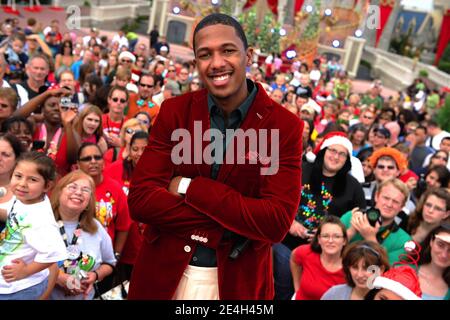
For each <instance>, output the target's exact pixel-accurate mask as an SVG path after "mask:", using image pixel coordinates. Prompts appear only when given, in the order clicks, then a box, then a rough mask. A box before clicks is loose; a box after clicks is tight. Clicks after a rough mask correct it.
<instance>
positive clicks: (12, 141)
mask: <svg viewBox="0 0 450 320" xmlns="http://www.w3.org/2000/svg"><path fill="white" fill-rule="evenodd" d="M0 140H3V141H6V142H8V143H9V145H10V146H11V148H12V149H13V152H14V156H15V158H16V160H17V158H19V157H20V154H21V153H22V145H21V143H20V141H19V140H18V139H17V137H16V136H14V135H12V134H10V133H4V132H2V133H0Z"/></svg>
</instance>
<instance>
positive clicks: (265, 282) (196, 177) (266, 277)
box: [128, 84, 303, 299]
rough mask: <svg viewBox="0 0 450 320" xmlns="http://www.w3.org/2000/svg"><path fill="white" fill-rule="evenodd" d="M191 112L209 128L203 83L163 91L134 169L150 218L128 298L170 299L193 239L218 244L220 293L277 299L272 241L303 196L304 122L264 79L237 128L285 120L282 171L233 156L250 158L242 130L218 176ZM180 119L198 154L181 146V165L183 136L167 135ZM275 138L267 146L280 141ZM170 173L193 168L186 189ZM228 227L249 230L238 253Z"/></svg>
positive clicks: (141, 212) (135, 199) (135, 208)
mask: <svg viewBox="0 0 450 320" xmlns="http://www.w3.org/2000/svg"><path fill="white" fill-rule="evenodd" d="M194 121H200V123H201V125H202V129H201V131H200V132H201V133H203V132H204V131H205V130H207V129H209V128H210V116H209V112H208V106H207V92H206V90H202V91H198V92H193V93H188V94H185V95H182V96H180V97H176V98H172V99H169V100H167V101H165V102H164V103H163V104H162V106H161V111H160V113H159V115H158V120H157V121H156V123H155V126H154V127H153V128H152V130H151V136H150V142H149V145H148V147H147V149H146V150H145V152H144V154H143V155H142V157H141V159H140V160H139V163H138V165H137V167H136V169H135V171H134V174H133V178H132V181H131V186H130V193H129V197H128V203H129V209H130V213H131V216H132V218H133V219H135V220H137V221H140V222H143V223H146V224H148V227H147V228H146V230H145V233H144V243H143V245H142V248H141V251H140V253H139V256H138V258H137V262H136V265H135V266H134V271H133V275H132V279H131V285H130V290H129V299H171V298H172V297H173V295H174V293H175V290H176V288H177V286H178V283H179V281H180V279H181V276H182V274H183V271H184V269H185V268H186V266H187V265H188V264H189V261H190V260H191V257H192V254H193V253H194V250H195V247H196V246H197V244H202V245H205V246H207V247H210V248H214V249H216V250H217V266H218V276H219V296H220V299H272V298H273V295H274V289H273V275H272V256H271V245H272V243H275V242H280V241H281V240H282V239H283V238H284V236H285V235H286V233H287V232H288V230H289V227H290V225H291V223H292V221H293V219H294V216H295V213H296V211H297V207H298V205H299V201H300V183H301V154H302V131H303V122H302V121H300V120H299V119H298V118H297V117H296V116H295V115H293V114H292V113H290V112H289V111H288V110H286V109H284V108H283V107H281V106H280V105H278V104H276V103H275V102H273V101H272V100H271V99H270V98H269V97H268V96H267V94H266V92H265V91H264V89H263V88H262V86H261V85H260V84H258V93H257V95H256V97H255V100H254V101H253V104H252V105H251V107H250V109H249V110H248V113H247V116H246V118H245V120H244V121H243V123H242V125H241V129H243V130H246V129H249V128H253V129H256V130H259V129H268V134H267V136H268V137H269V138H270V137H271V133H270V129H279V139H278V140H279V157H278V159H275V160H274V158H273V157H272V160H271V163H276V164H278V167H279V169H278V172H277V173H276V174H273V175H261V171H260V169H261V168H262V167H264V164H262V163H261V161H259V160H258V161H257V163H256V164H251V163H249V160H245V164H236V163H237V162H238V160H239V159H238V158H240V159H241V161H240V162H243V161H242V160H243V157H244V158H246V159H252V155H251V153H249V150H248V148H249V146H248V139H246V141H247V144H246V147H245V149H246V150H245V152H244V150H242V147H241V148H240V149H241V150H238V148H237V147H236V145H237V143H235V148H232V147H230V146H231V143H230V145H229V146H228V148H227V155H228V153H229V152H231V151H232V150H233V149H234V151H235V152H234V161H232V162H233V163H235V164H230V163H224V164H222V165H221V167H220V171H219V175H218V177H217V180H213V179H211V178H210V173H211V166H210V165H208V164H207V163H206V162H205V161H204V160H202V159H203V158H202V157H200V159H199V156H201V155H202V150H204V149H205V148H206V147H207V146H208V145H209V144H210V142H209V141H203V142H201V143H197V146H195V144H194V143H193V140H194V139H195V135H194ZM198 124H199V122H197V126H198ZM178 128H184V129H186V130H185V132H189V133H191V135H192V137H191V139H192V140H191V142H192V145H193V148H192V150H191V153H192V155H189V154H188V152H186V153H183V156H186V157H187V158H189V157H190V158H189V159H190V162H189V161H185V162H184V163H181V164H177V165H176V164H174V163H173V162H172V160H171V154H172V149H173V147H174V146H176V145H178V144H179V141H178V139H171V136H172V132H173V131H174V130H175V129H178ZM197 130H198V128H197ZM198 136H199V135H198V134H197V140H198V139H199V137H198ZM172 140H175V141H172ZM234 140H236V137H235V138H234ZM269 140H270V141H269V142H268V144H269V146H268V147H267V149H268V150H269V151H270V150H271V147H272V146H271V144H272V142H273V143H275V142H274V141H271V139H269ZM274 140H276V139H274ZM200 149H201V150H200ZM258 151H260V149H258ZM253 154H254V153H253ZM260 154H263V153H261V152H260ZM249 155H250V156H249ZM195 156H197V159H194V157H195ZM231 158H233V157H231ZM253 158H254V157H253ZM194 160H197V161H196V162H194ZM186 162H189V163H192V164H188V163H186ZM195 163H197V164H195ZM266 166H267V165H266ZM174 176H183V177H189V178H192V181H191V184H190V185H189V188H188V190H187V193H186V196H185V197H180V196H176V195H172V194H170V193H169V192H168V191H167V187H168V185H169V182H170V180H171V178H172V177H174ZM225 229H228V230H231V231H233V232H235V233H237V234H240V235H243V236H245V237H246V238H248V239H251V243H250V245H249V246H248V247H247V249H246V250H245V251H244V252H243V253H241V255H240V256H239V257H238V258H237V259H236V260H232V259H230V258H229V257H228V255H229V254H230V251H231V248H232V246H233V242H232V241H225V240H223V239H222V235H223V232H224V230H225Z"/></svg>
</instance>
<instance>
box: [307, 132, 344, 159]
mask: <svg viewBox="0 0 450 320" xmlns="http://www.w3.org/2000/svg"><path fill="white" fill-rule="evenodd" d="M334 144H339V145H341V146H343V147H345V148H346V149H347V151H348V155H349V156H350V157H351V156H352V152H353V146H352V143H351V142H350V140H348V138H347V135H346V134H345V133H344V132H340V131H332V132H329V133H327V134H326V135H325V136H324V137H323V140H322V142H321V143H319V144H318V145H317V146H316V148H315V149H314V153H312V152H308V153H307V154H306V159H307V160H308V162H314V160H315V159H316V155H317V154H318V153H319V151H320V150H322V149H324V148H327V147H329V146H331V145H334Z"/></svg>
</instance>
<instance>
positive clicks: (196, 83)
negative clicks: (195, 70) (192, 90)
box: [191, 81, 200, 86]
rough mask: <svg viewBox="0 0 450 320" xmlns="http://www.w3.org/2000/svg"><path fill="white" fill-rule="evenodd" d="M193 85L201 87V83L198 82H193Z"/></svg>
mask: <svg viewBox="0 0 450 320" xmlns="http://www.w3.org/2000/svg"><path fill="white" fill-rule="evenodd" d="M191 83H192V84H195V85H196V86H199V85H200V82H197V81H192V82H191Z"/></svg>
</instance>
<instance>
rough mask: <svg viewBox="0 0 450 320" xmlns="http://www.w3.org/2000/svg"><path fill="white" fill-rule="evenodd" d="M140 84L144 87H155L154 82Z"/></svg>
mask: <svg viewBox="0 0 450 320" xmlns="http://www.w3.org/2000/svg"><path fill="white" fill-rule="evenodd" d="M139 85H140V86H141V87H144V88H153V87H154V85H152V84H145V83H140V84H139Z"/></svg>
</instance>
